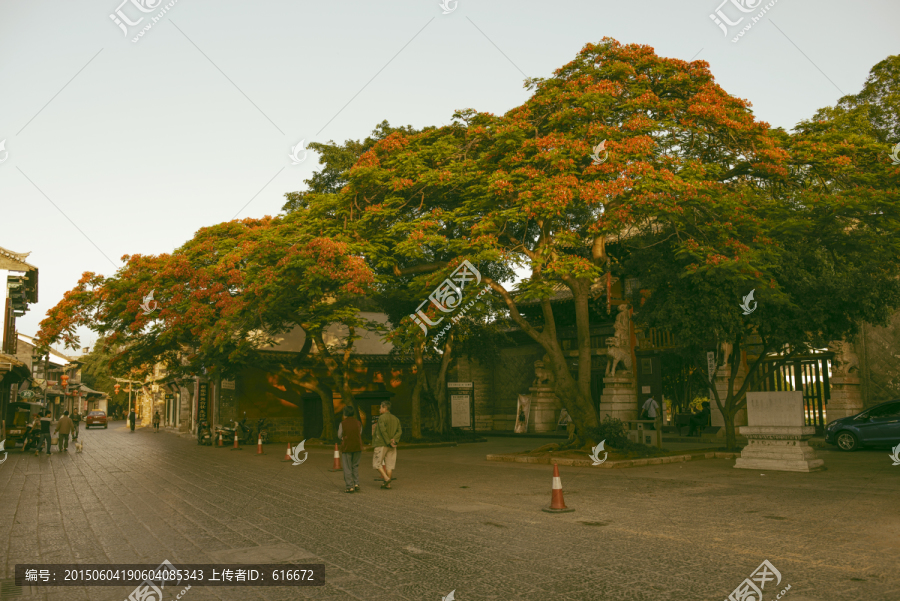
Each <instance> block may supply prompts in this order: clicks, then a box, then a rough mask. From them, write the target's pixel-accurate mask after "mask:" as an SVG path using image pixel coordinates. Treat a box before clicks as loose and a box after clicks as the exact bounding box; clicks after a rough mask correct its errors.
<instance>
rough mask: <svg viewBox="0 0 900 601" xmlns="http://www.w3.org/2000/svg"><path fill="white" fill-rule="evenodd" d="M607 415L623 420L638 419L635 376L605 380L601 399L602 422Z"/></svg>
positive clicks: (607, 378) (611, 377)
mask: <svg viewBox="0 0 900 601" xmlns="http://www.w3.org/2000/svg"><path fill="white" fill-rule="evenodd" d="M607 415H609V416H610V417H614V418H616V419H622V420H625V419H637V417H638V407H637V390H636V389H635V382H634V376H607V377H605V378H603V395H601V397H600V411H599V415H598V417H599V418H600V420H601V421H602V420H603V419H605V418H606V416H607Z"/></svg>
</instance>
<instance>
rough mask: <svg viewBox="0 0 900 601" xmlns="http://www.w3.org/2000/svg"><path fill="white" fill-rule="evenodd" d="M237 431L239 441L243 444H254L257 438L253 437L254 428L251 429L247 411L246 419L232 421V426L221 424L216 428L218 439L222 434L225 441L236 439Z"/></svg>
mask: <svg viewBox="0 0 900 601" xmlns="http://www.w3.org/2000/svg"><path fill="white" fill-rule="evenodd" d="M235 430H236V431H237V436H238V441H239V442H240V443H241V444H253V443H255V442H256V440H255V439H254V438H253V430H251V429H250V428H249V427H248V426H247V412H246V411H245V412H244V419H242V420H241V421H239V422H238V421H235V422H232V425H231V427H229V426H220V427H218V428H216V438H217V439H218V437H219V434H220V433H221V434H222V440H223V441H224V442H225V443H228V442H229V441H232V440H234V433H235Z"/></svg>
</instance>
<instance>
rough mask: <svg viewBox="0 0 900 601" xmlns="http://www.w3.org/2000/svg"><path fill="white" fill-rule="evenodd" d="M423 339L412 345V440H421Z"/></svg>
mask: <svg viewBox="0 0 900 601" xmlns="http://www.w3.org/2000/svg"><path fill="white" fill-rule="evenodd" d="M424 354H425V338H424V337H423V338H422V339H421V340H419V341H417V342H416V343H415V345H413V361H414V362H415V365H416V385H415V386H414V387H413V391H412V400H411V404H412V416H411V423H410V425H411V427H412V437H413V438H414V439H418V438H422V390H424V389H425V386H426V378H425V360H424V357H423V356H424Z"/></svg>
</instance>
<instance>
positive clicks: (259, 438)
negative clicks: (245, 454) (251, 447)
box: [256, 434, 264, 455]
mask: <svg viewBox="0 0 900 601" xmlns="http://www.w3.org/2000/svg"><path fill="white" fill-rule="evenodd" d="M256 454H257V455H264V453H263V451H262V434H260V435H258V436H257V437H256Z"/></svg>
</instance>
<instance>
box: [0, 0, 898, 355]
mask: <svg viewBox="0 0 900 601" xmlns="http://www.w3.org/2000/svg"><path fill="white" fill-rule="evenodd" d="M748 7H749V8H748ZM766 7H768V9H766ZM741 8H744V10H745V11H747V10H750V9H752V11H751V12H742V10H741ZM762 11H765V12H764V13H763V14H762V16H759V15H760V12H762ZM445 13H446V14H445ZM711 15H713V16H715V17H716V19H718V20H719V21H720V22H723V25H722V28H720V26H719V25H717V24H716V22H715V21H714V19H713V18H711ZM111 16H112V17H113V18H111ZM723 17H724V19H725V20H727V21H730V22H732V23H737V25H735V26H728V25H726V24H724V23H725V22H726V21H725V20H723ZM754 17H755V18H757V21H755V22H753V21H752V19H753V18H754ZM898 17H900V4H898V3H897V2H896V1H895V0H880V1H876V0H861V1H858V2H854V3H846V2H837V1H832V0H820V1H813V0H774V1H769V2H768V3H767V2H763V1H761V0H725V1H724V2H723V1H722V0H682V1H680V2H677V3H675V2H662V1H660V0H647V1H645V2H621V1H590V2H587V1H575V0H570V1H566V0H555V1H554V2H536V1H533V0H490V1H487V0H481V1H477V2H476V1H475V0H445V1H444V5H443V6H442V5H441V2H440V1H439V0H393V1H390V2H363V1H360V0H330V1H328V2H326V1H323V0H317V1H313V0H263V1H258V2H247V1H244V2H238V1H237V0H216V1H212V0H171V1H169V2H164V1H162V0H124V2H123V0H70V1H67V2H48V1H46V0H44V1H40V0H0V146H2V148H3V149H2V150H0V247H4V248H7V249H9V250H12V251H15V252H20V253H21V252H31V255H30V256H29V257H28V259H27V261H28V262H29V263H31V264H33V265H36V266H37V267H38V268H39V269H40V284H39V288H40V299H39V302H38V303H37V304H35V305H31V306H30V309H29V312H28V313H26V314H25V315H24V316H23V317H20V318H19V319H18V321H17V329H18V330H19V331H20V332H22V333H25V334H29V335H33V334H34V333H36V331H37V330H38V324H39V323H40V321H41V320H42V319H43V318H44V317H45V315H46V313H47V311H48V310H49V309H50V308H51V307H53V306H54V305H55V304H56V303H57V302H59V300H61V298H62V295H63V294H64V292H65V291H66V290H69V289H71V288H72V287H73V286H74V285H75V284H76V282H77V281H78V279H79V277H80V276H81V274H82V273H83V272H86V271H91V272H96V273H102V274H104V275H111V274H113V273H114V272H115V270H116V269H117V268H119V267H121V266H122V262H121V257H122V256H123V255H126V254H127V255H133V254H159V253H166V252H171V251H172V250H174V249H175V248H177V247H178V246H180V245H181V244H183V243H184V242H186V241H187V240H189V239H190V238H191V237H192V236H193V234H194V232H196V231H197V230H198V229H199V228H201V227H204V226H210V225H213V224H216V223H220V222H222V221H228V220H230V219H234V218H245V217H261V216H263V215H275V214H278V213H279V212H280V211H281V207H282V205H283V204H284V202H285V199H284V194H285V193H287V192H292V191H297V190H303V189H305V187H306V185H305V184H304V183H303V180H305V179H308V178H309V177H310V176H311V174H312V173H313V171H315V170H316V169H317V164H318V157H317V155H316V154H315V153H314V152H311V151H310V152H308V153H307V152H305V151H302V150H299V149H298V151H297V152H296V155H295V156H296V157H297V158H298V159H303V160H300V161H295V160H293V159H292V158H291V154H292V148H294V147H296V146H297V145H298V144H299V143H300V142H301V141H303V142H304V146H305V144H308V143H309V142H313V141H316V142H328V141H329V140H334V141H337V142H343V141H344V140H347V139H361V138H365V137H366V136H367V135H368V134H369V133H370V132H371V131H372V129H373V128H374V127H375V125H376V124H378V123H380V122H381V121H382V120H385V119H386V120H388V121H389V122H390V123H391V124H392V125H406V124H410V125H413V126H414V127H424V126H427V125H437V126H439V125H443V124H448V123H450V122H451V119H452V115H453V113H454V111H456V110H460V109H465V108H474V109H477V110H479V111H487V112H492V113H495V114H502V113H504V112H506V111H507V110H509V109H511V108H513V107H515V106H517V105H519V104H521V103H522V102H523V101H524V100H525V99H526V98H527V96H528V92H527V90H525V89H524V86H523V82H524V80H525V78H526V77H550V76H551V75H552V72H553V70H554V69H556V68H558V67H560V66H561V65H563V64H565V63H567V62H568V61H570V60H572V59H573V58H574V57H575V55H576V54H577V52H578V51H579V50H580V49H581V48H582V47H583V46H584V45H585V44H587V43H590V42H594V43H596V42H599V41H600V40H602V39H603V38H604V37H612V38H615V39H616V40H618V41H620V42H622V43H626V44H628V43H637V44H646V45H649V46H651V47H653V48H654V49H655V50H656V52H657V54H659V55H661V56H667V57H674V58H679V59H683V60H704V61H707V62H708V63H709V65H710V69H711V71H712V73H713V75H714V76H715V78H716V81H717V83H718V84H719V85H720V86H722V87H723V88H724V89H725V90H726V91H727V92H729V93H730V94H732V95H735V96H738V97H740V98H745V99H748V100H750V101H751V102H752V104H753V110H754V113H755V115H756V117H757V118H758V119H760V120H762V121H766V122H768V123H770V124H771V125H772V126H773V127H783V128H785V129H787V130H790V129H792V128H793V127H794V125H795V124H796V123H798V122H799V121H800V120H802V119H806V118H809V117H810V116H811V115H812V114H813V113H814V112H815V111H816V110H817V109H819V108H821V107H825V106H829V105H833V104H835V103H836V102H837V100H838V99H839V98H840V97H841V96H843V95H845V94H854V93H856V92H858V91H859V90H860V88H861V87H862V84H863V82H864V81H865V78H866V76H867V75H868V72H869V70H870V69H871V68H872V66H873V65H875V64H876V63H878V62H879V61H881V60H883V59H884V58H886V57H887V56H889V55H891V54H897V53H898V52H900V42H898V37H897V35H896V33H895V31H894V27H895V24H896V22H897V21H898ZM139 19H140V21H139ZM154 19H156V20H155V21H154ZM739 19H742V21H740V22H738V20H739ZM116 20H118V21H119V22H120V23H122V24H121V26H120V25H119V24H117V23H116ZM129 23H136V24H135V25H133V26H132V25H129ZM748 24H750V27H749V29H746V31H744V35H743V36H742V37H738V38H737V42H733V41H732V39H734V38H735V37H736V36H737V33H738V31H740V30H741V29H742V28H745V27H746V26H747V25H748ZM723 29H724V30H725V31H727V35H726V33H725V31H723ZM138 32H143V33H142V35H141V36H138ZM135 40H136V41H135ZM304 157H305V158H304ZM295 162H296V163H297V164H294V163H295ZM0 275H2V274H0ZM4 295H5V286H0V303H2V302H3V298H2V297H3V296H4ZM0 306H2V304H0ZM85 333H86V334H87V335H86V336H84V337H83V338H82V345H85V346H87V345H90V344H92V342H93V334H91V333H88V332H85Z"/></svg>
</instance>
